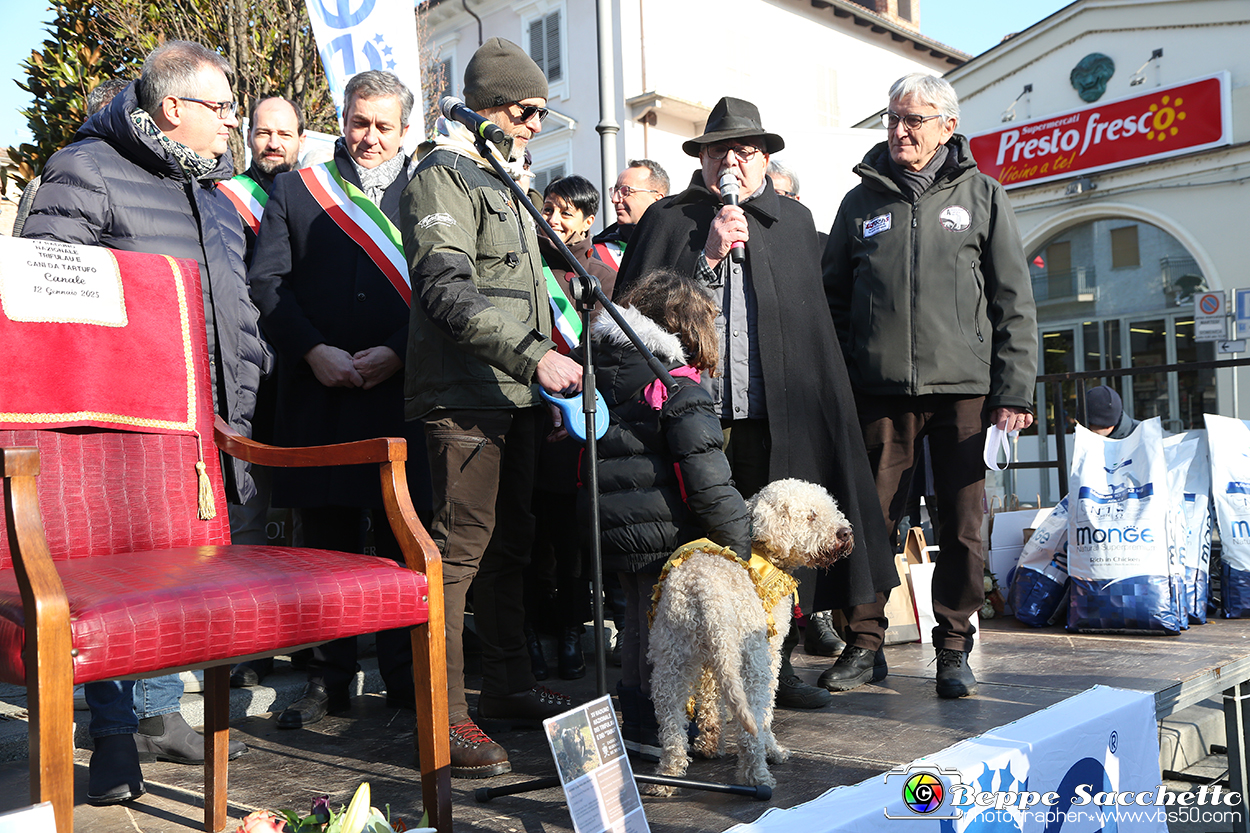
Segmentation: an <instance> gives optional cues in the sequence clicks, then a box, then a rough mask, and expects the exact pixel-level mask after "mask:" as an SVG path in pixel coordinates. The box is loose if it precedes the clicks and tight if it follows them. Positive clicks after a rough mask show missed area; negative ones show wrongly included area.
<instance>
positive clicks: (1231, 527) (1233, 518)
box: [1203, 414, 1250, 619]
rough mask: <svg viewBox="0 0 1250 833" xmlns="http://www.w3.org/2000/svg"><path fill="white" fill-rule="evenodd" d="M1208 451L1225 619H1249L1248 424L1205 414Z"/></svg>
mask: <svg viewBox="0 0 1250 833" xmlns="http://www.w3.org/2000/svg"><path fill="white" fill-rule="evenodd" d="M1203 416H1204V418H1205V419H1206V423H1207V442H1208V443H1209V444H1210V450H1211V502H1212V503H1214V504H1215V519H1216V522H1217V523H1219V525H1220V553H1221V566H1220V589H1221V591H1222V594H1223V596H1224V615H1225V616H1227V617H1228V618H1229V619H1247V618H1250V423H1247V422H1246V421H1245V420H1241V419H1231V418H1230V417H1222V416H1216V415H1215V414H1204V415H1203Z"/></svg>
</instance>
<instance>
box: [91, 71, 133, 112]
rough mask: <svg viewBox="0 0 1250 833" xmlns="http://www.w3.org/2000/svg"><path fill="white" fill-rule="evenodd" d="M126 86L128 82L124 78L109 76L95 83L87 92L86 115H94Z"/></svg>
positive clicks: (128, 84)
mask: <svg viewBox="0 0 1250 833" xmlns="http://www.w3.org/2000/svg"><path fill="white" fill-rule="evenodd" d="M128 86H130V82H129V81H127V80H126V79H125V78H109V79H108V80H106V81H101V82H100V83H99V84H96V85H95V86H94V87H92V88H91V92H89V93H87V115H88V116H94V115H95V114H96V113H98V112H100V111H101V110H103V109H104V108H105V107H106V106H108V103H109V102H110V101H112V100H113V98H114V96H116V95H117V94H118V93H120V92H121V91H122V90H124V89H126V87H128Z"/></svg>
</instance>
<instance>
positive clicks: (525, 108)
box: [512, 101, 548, 124]
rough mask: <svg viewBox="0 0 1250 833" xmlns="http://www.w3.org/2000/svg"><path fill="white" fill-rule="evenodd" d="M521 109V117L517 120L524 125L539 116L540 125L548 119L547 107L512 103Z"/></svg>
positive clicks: (517, 102)
mask: <svg viewBox="0 0 1250 833" xmlns="http://www.w3.org/2000/svg"><path fill="white" fill-rule="evenodd" d="M512 103H513V104H515V105H516V106H518V107H520V108H521V116H520V118H518V119H517V120H518V121H520V122H522V123H524V122H527V121H529V120H530V119H532V118H534V116H538V123H539V124H542V121H543V119H545V118H547V113H548V110H547V108H546V107H535V106H534V105H533V104H522V103H521V102H519V101H514V102H512Z"/></svg>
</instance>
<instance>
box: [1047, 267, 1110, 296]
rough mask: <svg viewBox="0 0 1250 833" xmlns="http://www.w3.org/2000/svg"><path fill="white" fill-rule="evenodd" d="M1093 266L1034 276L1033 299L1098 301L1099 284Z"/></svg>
mask: <svg viewBox="0 0 1250 833" xmlns="http://www.w3.org/2000/svg"><path fill="white" fill-rule="evenodd" d="M1096 277H1097V276H1096V275H1095V272H1094V267H1093V266H1080V267H1077V268H1076V269H1070V270H1068V271H1066V272H1043V273H1042V274H1040V275H1034V276H1033V299H1034V300H1035V301H1036V302H1037V303H1039V304H1040V303H1045V302H1047V301H1051V302H1057V301H1096V300H1098V282H1097V279H1096Z"/></svg>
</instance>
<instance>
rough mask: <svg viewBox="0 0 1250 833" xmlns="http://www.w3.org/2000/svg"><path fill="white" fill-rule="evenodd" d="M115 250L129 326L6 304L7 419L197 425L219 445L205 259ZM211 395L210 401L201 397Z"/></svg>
mask: <svg viewBox="0 0 1250 833" xmlns="http://www.w3.org/2000/svg"><path fill="white" fill-rule="evenodd" d="M19 242H21V243H28V244H29V243H33V241H19ZM74 248H81V249H86V250H93V251H99V250H95V249H92V248H91V247H74ZM4 254H5V256H6V257H9V256H11V254H10V253H9V252H8V250H7V249H6V250H5V252H4ZM110 254H111V255H112V257H114V258H116V260H117V265H118V267H119V268H120V270H121V279H122V292H123V293H124V300H125V308H126V324H125V326H122V327H113V326H101V325H97V324H83V323H59V322H49V321H14V320H11V319H10V318H8V317H7V316H6V315H5V313H4V310H3V305H0V356H3V357H4V360H3V362H0V428H46V427H58V426H71V425H93V426H98V427H101V428H117V429H122V430H130V431H147V432H157V433H170V432H173V433H196V432H198V433H199V434H200V436H202V437H206V438H207V441H208V445H210V446H211V445H212V408H213V405H212V397H211V395H210V394H211V391H210V389H209V386H208V384H207V383H206V381H205V380H206V379H207V378H208V377H207V375H206V374H207V373H208V356H207V352H208V350H207V347H208V341H207V338H206V336H205V334H204V302H203V299H202V297H201V295H200V279H199V267H198V266H197V265H196V263H195V262H194V261H191V260H175V259H174V258H171V257H166V256H164V255H153V254H142V253H137V252H121V251H113V252H110ZM3 268H4V264H3V262H0V269H3ZM201 375H203V376H204V378H203V379H201V378H200V376H201ZM205 396H208V402H207V403H205V402H203V401H199V399H197V397H199V398H200V399H202V398H203V397H205ZM204 417H207V421H206V422H204V421H203V420H204Z"/></svg>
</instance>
